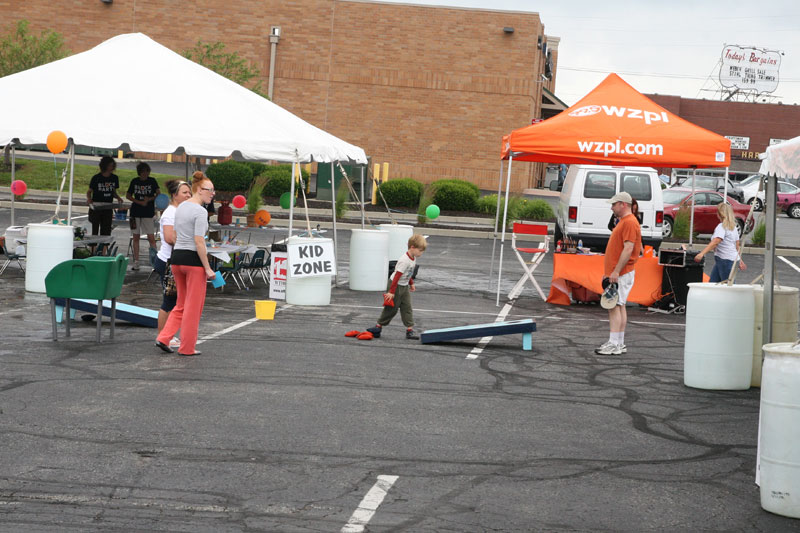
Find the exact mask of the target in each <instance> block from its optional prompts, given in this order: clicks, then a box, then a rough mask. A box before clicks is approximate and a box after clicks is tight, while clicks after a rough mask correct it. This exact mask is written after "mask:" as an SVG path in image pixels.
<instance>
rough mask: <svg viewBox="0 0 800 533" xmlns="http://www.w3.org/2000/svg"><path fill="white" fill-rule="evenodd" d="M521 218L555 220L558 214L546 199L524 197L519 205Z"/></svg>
mask: <svg viewBox="0 0 800 533" xmlns="http://www.w3.org/2000/svg"><path fill="white" fill-rule="evenodd" d="M509 212H510V210H509ZM519 218H520V219H522V220H539V221H541V220H553V219H554V218H556V214H555V213H554V212H553V208H552V207H550V204H548V203H547V202H546V201H545V200H539V199H535V200H528V199H523V200H522V203H521V205H520V206H519Z"/></svg>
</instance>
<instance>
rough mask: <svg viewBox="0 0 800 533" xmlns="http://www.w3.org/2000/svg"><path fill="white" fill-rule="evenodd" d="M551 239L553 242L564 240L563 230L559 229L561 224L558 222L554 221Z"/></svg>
mask: <svg viewBox="0 0 800 533" xmlns="http://www.w3.org/2000/svg"><path fill="white" fill-rule="evenodd" d="M553 240H554V241H555V242H558V241H563V240H564V232H563V231H561V226H559V225H558V222H556V227H555V228H553Z"/></svg>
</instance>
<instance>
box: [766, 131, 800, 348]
mask: <svg viewBox="0 0 800 533" xmlns="http://www.w3.org/2000/svg"><path fill="white" fill-rule="evenodd" d="M761 159H762V161H761V168H760V169H759V171H758V173H759V174H763V175H764V176H767V180H766V184H767V187H766V191H765V193H764V196H765V197H764V213H765V219H766V222H767V227H766V230H767V231H766V239H765V242H764V324H763V329H762V332H763V337H764V344H767V343H770V342H772V302H773V299H772V296H773V284H774V272H775V222H776V220H777V215H778V212H777V196H778V194H777V189H778V183H777V182H778V178H783V179H786V178H798V177H800V137H795V138H794V139H789V140H788V141H783V142H782V143H780V144H775V145H773V146H769V147H768V148H767V151H766V152H765V153H763V154H761Z"/></svg>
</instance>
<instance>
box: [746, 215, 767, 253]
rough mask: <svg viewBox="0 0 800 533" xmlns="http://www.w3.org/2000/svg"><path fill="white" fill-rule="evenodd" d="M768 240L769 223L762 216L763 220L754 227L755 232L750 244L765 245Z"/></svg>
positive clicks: (751, 236)
mask: <svg viewBox="0 0 800 533" xmlns="http://www.w3.org/2000/svg"><path fill="white" fill-rule="evenodd" d="M766 241H767V223H766V221H765V220H764V218H763V217H762V218H761V220H759V221H758V224H756V227H755V228H754V229H753V233H751V234H750V244H752V245H753V246H764V243H765V242H766Z"/></svg>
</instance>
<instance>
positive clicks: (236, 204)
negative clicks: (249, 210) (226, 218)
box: [232, 194, 247, 209]
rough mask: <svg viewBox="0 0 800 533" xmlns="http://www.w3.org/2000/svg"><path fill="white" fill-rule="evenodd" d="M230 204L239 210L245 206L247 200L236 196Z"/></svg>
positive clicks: (239, 195)
mask: <svg viewBox="0 0 800 533" xmlns="http://www.w3.org/2000/svg"><path fill="white" fill-rule="evenodd" d="M232 203H233V207H235V208H236V209H241V208H243V207H244V206H245V205H247V198H245V197H244V196H242V195H241V194H237V195H236V196H234V197H233V202H232Z"/></svg>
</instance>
